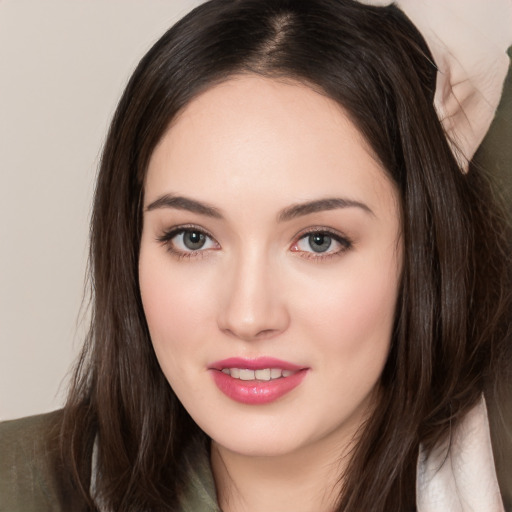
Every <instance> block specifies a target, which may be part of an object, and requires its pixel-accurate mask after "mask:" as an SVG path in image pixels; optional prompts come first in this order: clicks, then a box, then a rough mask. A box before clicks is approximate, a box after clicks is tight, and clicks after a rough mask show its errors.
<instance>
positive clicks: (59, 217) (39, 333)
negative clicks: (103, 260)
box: [0, 0, 201, 420]
mask: <svg viewBox="0 0 512 512" xmlns="http://www.w3.org/2000/svg"><path fill="white" fill-rule="evenodd" d="M199 3H201V2H200V0H87V1H85V0H44V1H40V0H0V177H1V179H0V420H4V419H9V418H15V417H18V416H23V415H28V414H35V413H39V412H44V411H49V410H52V409H55V408H57V407H59V406H60V405H61V404H62V400H63V396H64V390H65V386H66V374H67V372H68V369H69V368H70V365H71V363H72V361H73V358H74V357H75V355H76V353H77V350H78V347H79V346H80V342H81V340H82V338H83V332H84V328H83V324H84V323H83V322H82V324H81V325H80V324H79V323H78V319H79V310H80V305H81V300H82V291H83V284H84V275H85V268H86V253H87V233H88V219H89V213H90V204H91V197H92V190H93V183H94V177H95V173H96V169H97V165H98V160H99V154H100V150H101V145H102V141H103V138H104V136H105V133H106V129H107V126H108V122H109V119H110V117H111V115H112V113H113V111H114V108H115V105H116V102H117V100H118V98H119V96H120V94H121V92H122V89H123V86H124V84H125V83H126V81H127V79H128V77H129V75H130V73H131V71H132V70H133V68H134V66H135V65H136V64H137V62H138V60H139V59H140V58H141V57H142V55H143V54H144V53H145V51H146V50H147V49H148V48H149V47H150V45H151V44H152V43H153V42H154V41H155V40H156V39H157V38H158V37H159V36H160V35H161V34H162V33H163V32H164V31H165V30H166V29H167V28H168V27H169V26H170V25H172V23H173V22H174V21H176V20H177V19H178V18H180V17H181V16H182V15H184V14H185V13H186V12H187V11H189V10H190V9H191V8H192V7H194V6H195V5H197V4H199Z"/></svg>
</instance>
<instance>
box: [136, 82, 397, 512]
mask: <svg viewBox="0 0 512 512" xmlns="http://www.w3.org/2000/svg"><path fill="white" fill-rule="evenodd" d="M326 199H327V200H330V201H325V200H326ZM303 205H307V206H305V207H303ZM401 257H402V244H401V239H400V215H399V199H398V194H397V191H396V189H395V186H394V185H393V183H392V182H391V180H390V179H389V177H388V175H387V174H386V173H385V170H384V169H383V167H382V165H381V164H380V163H379V161H378V160H377V159H376V158H375V156H374V155H373V154H372V151H371V150H370V148H369V146H368V144H367V143H366V142H365V140H364V139H363V137H362V136H361V134H360V133H359V131H358V130H357V129H356V127H355V126H354V124H353V123H352V122H351V121H350V119H349V118H348V116H347V115H346V113H345V112H344V110H343V109H342V108H341V107H340V106H339V105H338V104H337V103H336V102H334V101H333V100H331V99H329V98H327V97H325V96H323V95H321V94H319V93H317V92H315V91H313V90H312V89H311V88H309V87H307V86H305V85H302V84H299V83H295V82H291V81H289V82H285V81H277V80H271V79H267V78H263V77H259V76H253V75H241V76H236V77H232V78H230V79H229V80H227V81H226V82H224V83H222V84H218V85H216V86H214V87H212V88H211V89H209V90H207V91H206V92H204V93H202V94H201V95H200V96H198V97H197V98H195V99H194V100H193V101H192V102H191V103H190V104H189V105H188V106H187V107H186V108H185V109H184V110H183V111H182V112H181V113H180V115H179V116H178V117H177V118H176V119H175V120H174V121H173V123H172V124H171V126H170V127H169V129H168V130H167V132H166V133H165V135H164V136H163V138H162V139H161V141H160V142H159V144H158V145H157V147H156V149H155V151H154V153H153V155H152V158H151V160H150V164H149V168H148V173H147V177H146V182H145V196H144V227H143V233H142V240H141V250H140V262H139V272H140V277H139V279H140V289H141V294H142V301H143V306H144V311H145V314H146V318H147V322H148V325H149V330H150V334H151V339H152V343H153V346H154V349H155V353H156V355H157V358H158V361H159V363H160V366H161V368H162V371H163V372H164V374H165V376H166V378H167V380H168V381H169V383H170V385H171V386H172V388H173V389H174V391H175V393H176V394H177V396H178V397H179V399H180V400H181V402H182V403H183V405H184V406H185V408H186V409H187V410H188V412H189V413H190V415H191V416H192V418H193V419H194V420H195V421H196V422H197V424H198V425H199V426H200V427H201V428H202V429H203V430H204V431H205V432H206V433H207V434H208V436H210V437H211V439H212V453H211V461H212V469H213V472H214V477H215V482H216V486H217V492H218V499H219V503H220V506H221V507H222V510H224V511H225V512H232V511H234V510H236V511H238V512H241V511H250V512H260V511H261V512H263V511H264V512H272V511H279V512H282V511H283V510H294V511H296V512H313V511H314V512H321V511H323V510H325V511H329V510H332V508H333V506H334V504H335V500H336V493H337V492H338V491H339V488H338V486H337V484H336V482H337V480H338V478H339V475H340V471H342V470H343V467H344V465H345V464H346V457H344V455H346V453H347V452H348V449H349V448H350V446H351V443H352V442H353V440H354V439H355V438H356V432H357V429H358V428H359V427H360V426H361V424H362V422H363V421H364V419H365V418H366V417H367V415H368V414H371V413H372V409H373V406H374V404H375V400H378V396H379V392H378V382H379V377H380V375H381V373H382V370H383V367H384V364H385V361H386V358H387V355H388V352H389V348H390V339H391V332H392V328H393V321H394V314H395V306H396V300H397V295H398V291H399V282H400V273H401V266H402V264H401ZM262 356H268V357H274V358H278V359H281V360H285V361H288V362H290V363H294V364H297V365H299V366H301V367H304V368H307V374H306V376H305V378H304V379H303V380H302V382H301V383H300V385H299V386H298V387H296V388H295V389H293V390H292V391H290V392H289V393H287V394H285V395H284V396H282V397H281V398H279V399H278V400H276V401H274V402H272V403H269V404H264V405H247V404H243V403H239V402H237V401H235V400H232V399H231V398H229V397H227V396H226V395H225V394H223V393H222V392H221V391H220V390H219V388H218V387H217V386H216V385H215V383H214V380H213V378H212V370H211V369H210V368H211V364H212V363H213V362H214V361H219V360H222V359H226V358H230V357H243V358H249V359H254V358H257V357H262Z"/></svg>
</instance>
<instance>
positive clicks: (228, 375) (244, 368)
mask: <svg viewBox="0 0 512 512" xmlns="http://www.w3.org/2000/svg"><path fill="white" fill-rule="evenodd" d="M209 370H210V371H211V373H212V377H213V380H214V382H215V384H216V385H217V387H218V388H219V389H220V390H221V391H222V392H223V393H224V394H225V395H226V396H228V397H229V398H231V399H232V400H235V401H236V402H240V403H243V404H249V405H261V404H267V403H270V402H273V401H275V400H277V399H278V398H281V397H282V396H284V395H285V394H287V393H289V392H290V391H292V390H293V389H295V388H296V387H297V386H298V385H299V384H300V383H301V382H302V380H303V379H304V377H305V376H306V373H307V370H308V368H304V367H301V366H298V365H295V364H292V363H289V362H287V361H281V360H279V359H275V358H271V357H259V358H257V359H244V358H239V357H232V358H229V359H224V360H222V361H217V362H215V363H213V364H212V365H210V367H209Z"/></svg>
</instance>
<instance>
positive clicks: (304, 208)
mask: <svg viewBox="0 0 512 512" xmlns="http://www.w3.org/2000/svg"><path fill="white" fill-rule="evenodd" d="M338 208H360V209H361V210H363V211H365V212H366V213H369V214H370V215H373V216H375V214H374V213H373V211H372V210H371V209H370V207H369V206H368V205H366V204H364V203H361V202H360V201H354V200H353V199H347V198H342V197H331V198H326V199H318V200H317V201H308V202H307V203H299V204H294V205H292V206H288V207H287V208H285V209H284V210H282V211H281V212H280V213H279V215H278V217H277V220H278V221H279V222H286V221H289V220H292V219H295V218H297V217H302V216H303V215H309V214H310V213H316V212H322V211H328V210H336V209H338Z"/></svg>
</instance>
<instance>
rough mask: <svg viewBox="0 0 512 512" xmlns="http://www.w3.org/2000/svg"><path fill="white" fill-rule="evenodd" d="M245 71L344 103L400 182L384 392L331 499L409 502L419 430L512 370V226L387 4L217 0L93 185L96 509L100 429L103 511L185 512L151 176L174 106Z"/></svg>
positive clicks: (144, 75)
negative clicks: (163, 340)
mask: <svg viewBox="0 0 512 512" xmlns="http://www.w3.org/2000/svg"><path fill="white" fill-rule="evenodd" d="M240 73H257V74H261V75H264V76H266V77H271V78H287V79H293V80H297V81H299V82H302V83H304V84H306V85H309V86H310V87H313V88H314V89H315V90H317V91H319V92H321V93H322V94H325V95H327V96H329V97H331V98H332V99H334V100H336V101H337V102H339V103H340V104H341V105H342V106H343V107H344V109H345V111H347V112H348V113H349V115H350V117H351V118H352V120H353V122H354V123H355V124H356V126H357V127H358V128H359V130H360V131H361V133H362V134H363V135H364V136H365V138H366V139H367V141H368V142H369V144H370V145H371V147H372V148H373V150H374V152H375V154H376V155H377V157H378V158H379V159H380V161H381V163H382V164H383V166H384V168H385V169H386V170H387V172H388V173H389V175H390V176H391V178H392V180H393V181H394V182H395V183H396V185H397V188H398V190H399V191H400V196H401V214H402V237H403V243H404V267H403V275H402V283H401V292H400V297H399V301H398V306H397V311H396V321H395V328H394V334H393V340H392V348H391V351H390V354H389V358H388V361H387V363H386V366H385V368H384V371H383V374H382V378H381V388H382V400H381V401H380V403H379V404H378V406H377V409H376V411H375V413H374V414H373V415H372V417H371V418H370V419H369V420H368V422H367V423H366V424H365V425H363V426H362V427H361V435H360V440H359V442H358V443H357V446H356V447H355V449H354V451H353V454H352V458H351V462H350V464H349V467H348V469H347V471H346V474H345V475H343V490H342V494H341V496H340V500H339V505H338V510H340V511H344V512H360V511H362V510H364V511H367V512H370V511H374V512H377V511H386V512H389V511H390V510H392V511H409V510H413V509H414V507H415V466H416V459H417V454H418V449H419V444H420V442H421V443H422V445H423V446H424V447H425V449H427V450H428V449H430V448H432V447H433V446H434V445H435V444H436V443H437V442H438V441H440V440H441V439H443V438H445V437H446V436H447V435H449V431H450V428H451V427H453V426H454V425H456V424H457V422H459V421H460V419H461V418H462V417H463V416H464V414H465V413H466V412H467V411H468V410H469V409H470V408H471V407H472V406H474V405H475V404H476V402H477V401H478V400H479V397H480V396H481V393H482V392H483V391H484V390H485V391H486V392H487V394H488V399H489V400H491V401H495V398H496V396H497V391H496V390H497V389H498V387H497V384H496V383H498V382H500V381H501V382H503V378H504V377H503V376H504V372H503V371H501V370H500V368H503V364H501V363H502V362H503V361H509V360H510V354H509V353H507V350H508V349H507V339H510V336H509V334H508V332H507V329H509V326H510V313H511V298H510V284H511V279H510V269H509V254H510V234H509V232H508V231H507V230H508V227H507V225H506V223H505V222H504V221H503V219H502V217H501V216H500V214H499V213H497V212H498V210H497V209H496V208H495V206H494V203H493V200H492V198H491V196H490V188H489V186H488V182H487V180H486V179H485V178H483V177H482V176H483V175H482V173H481V172H480V171H479V170H476V169H471V170H470V172H469V173H468V174H467V175H464V174H463V173H461V172H460V170H459V168H458V167H457V163H456V161H455V160H454V158H453V155H452V153H451V151H450V148H449V146H448V144H447V142H446V137H445V134H444V133H443V130H442V128H441V126H440V123H439V121H438V118H437V116H436V113H435V110H434V107H433V95H434V88H435V76H436V68H435V65H434V63H433V61H432V57H431V55H430V53H429V50H428V48H427V46H426V44H425V43H424V41H423V39H422V37H421V36H420V35H419V33H418V32H417V31H416V29H415V28H414V27H413V26H412V24H411V23H410V22H409V21H408V20H407V19H406V18H405V16H404V15H403V14H402V13H401V11H399V10H398V9H397V8H395V7H394V6H390V7H385V8H381V7H370V6H366V5H361V4H359V3H357V2H354V1H351V0H309V1H298V0H238V1H237V0H212V1H210V2H206V3H205V4H203V5H201V6H199V7H197V8H196V9H195V10H194V11H192V12H191V13H190V14H188V15H187V16H186V17H185V18H183V19H182V20H181V21H180V22H178V23H177V24H176V25H175V26H174V27H172V28H171V29H170V30H169V31H168V32H167V33H166V34H165V35H164V36H163V37H162V38H161V39H160V40H159V41H158V42H157V43H156V44H155V45H154V46H153V48H152V49H151V50H150V51H149V52H148V53H147V55H146V56H145V57H144V58H143V59H142V61H141V62H140V64H139V65H138V67H137V69H136V70H135V72H134V74H133V76H132V78H131V80H130V82H129V83H128V86H127V87H126V90H125V92H124V94H123V96H122V98H121V100H120V103H119V106H118V108H117V111H116V113H115V116H114V119H113V121H112V124H111V127H110V131H109V134H108V137H107V140H106V143H105V148H104V152H103V158H102V162H101V168H100V172H99V176H98V181H97V188H96V193H95V199H94V209H93V216H92V226H91V253H90V265H91V288H92V295H93V297H92V298H93V309H92V323H91V329H90V333H89V336H88V339H87V340H86V343H85V345H84V349H83V352H82V355H81V358H80V361H79V363H78V365H77V368H76V372H75V376H74V380H73V383H72V388H71V390H70V394H69V398H68V402H67V405H66V407H65V411H64V417H63V422H62V429H61V433H62V435H61V439H62V448H63V456H64V460H65V462H66V464H69V465H70V467H71V474H72V475H73V478H74V481H75V485H76V486H77V487H78V488H79V489H81V491H82V492H83V495H84V497H85V498H86V500H87V503H88V504H89V506H90V507H91V508H94V505H93V502H92V500H91V497H90V495H89V477H90V471H91V468H90V459H91V452H92V446H93V443H94V441H95V440H96V442H97V446H98V458H97V460H98V465H97V467H98V474H99V475H100V476H99V478H98V479H97V491H98V493H99V495H100V496H101V499H102V501H103V503H105V505H106V508H107V509H109V510H110V509H111V510H116V511H126V512H128V511H141V510H176V507H177V500H178V496H179V494H180V492H181V490H182V488H183V486H184V485H185V482H184V475H183V471H182V469H181V458H182V456H183V453H184V452H185V451H186V450H187V446H188V445H189V443H190V442H191V440H192V439H193V438H201V437H203V438H205V435H204V434H203V433H202V432H200V430H199V428H198V427H197V426H196V425H195V424H194V422H193V421H192V419H191V418H190V417H189V415H188V414H187V413H186V411H185V410H184V408H183V407H182V406H181V404H180V403H179V401H178V399H177V398H176V396H175V394H174V393H173V390H172V389H171V387H170V386H169V384H168V382H167V380H166V379H165V377H164V375H163V373H162V372H161V370H160V368H159V366H158V363H157V360H156V357H155V354H154V352H153V348H152V344H151V340H150V337H149V334H148V329H147V325H146V320H145V317H144V314H143V309H142V304H141V298H140V293H139V286H138V274H137V267H138V254H139V244H140V236H141V227H142V211H141V205H142V197H143V194H144V177H145V172H146V168H147V165H148V161H149V158H150V156H151V154H152V151H153V150H154V148H155V145H156V144H157V142H158V141H159V139H160V138H161V137H162V135H163V133H164V131H165V130H166V128H167V127H168V126H169V124H170V123H171V122H172V120H173V118H174V117H175V116H176V115H177V114H178V113H179V112H180V110H182V109H183V108H184V107H185V106H186V105H187V104H188V103H189V102H190V101H191V100H192V99H193V98H195V97H196V96H197V95H198V94H199V93H201V92H202V91H204V90H205V89H206V88H208V87H211V86H212V85H213V84H216V83H219V82H222V81H224V80H227V79H229V77H231V76H233V75H235V74H240ZM334 391H335V390H333V392H334ZM205 442H206V440H205ZM340 477H341V475H340Z"/></svg>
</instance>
